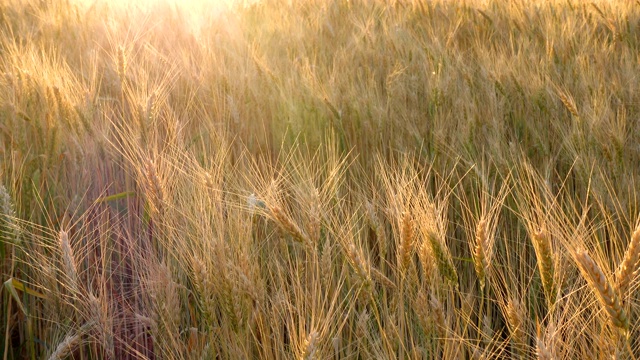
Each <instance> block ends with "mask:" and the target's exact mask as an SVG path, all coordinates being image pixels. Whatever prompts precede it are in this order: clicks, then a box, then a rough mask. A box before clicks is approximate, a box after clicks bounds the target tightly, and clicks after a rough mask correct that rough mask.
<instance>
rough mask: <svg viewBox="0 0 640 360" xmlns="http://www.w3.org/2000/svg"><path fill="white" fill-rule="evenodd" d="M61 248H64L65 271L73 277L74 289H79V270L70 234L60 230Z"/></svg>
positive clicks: (72, 285) (63, 262)
mask: <svg viewBox="0 0 640 360" xmlns="http://www.w3.org/2000/svg"><path fill="white" fill-rule="evenodd" d="M59 240H60V250H62V264H63V266H64V271H65V273H66V274H67V276H69V278H70V279H71V284H70V285H71V287H72V290H78V270H77V268H76V261H75V259H74V257H73V249H72V248H71V244H70V243H69V235H68V234H67V232H66V231H64V230H60V235H59Z"/></svg>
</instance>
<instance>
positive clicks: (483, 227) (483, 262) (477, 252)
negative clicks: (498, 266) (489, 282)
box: [473, 219, 489, 291]
mask: <svg viewBox="0 0 640 360" xmlns="http://www.w3.org/2000/svg"><path fill="white" fill-rule="evenodd" d="M487 250H488V249H487V221H486V220H485V219H481V220H480V221H479V222H478V225H477V226H476V243H475V246H474V249H473V263H474V266H475V269H476V273H477V275H478V280H479V281H480V289H481V290H482V291H484V287H485V281H486V276H487V272H488V270H489V259H488V258H487Z"/></svg>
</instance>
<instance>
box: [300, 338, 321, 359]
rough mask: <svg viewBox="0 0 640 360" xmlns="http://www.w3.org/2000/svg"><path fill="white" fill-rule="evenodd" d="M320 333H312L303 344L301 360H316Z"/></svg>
mask: <svg viewBox="0 0 640 360" xmlns="http://www.w3.org/2000/svg"><path fill="white" fill-rule="evenodd" d="M318 338H319V336H318V332H317V331H312V332H311V333H310V334H309V336H307V338H306V339H305V340H304V341H303V342H302V344H301V345H302V346H301V354H300V357H299V359H300V360H312V359H315V356H316V351H317V350H318Z"/></svg>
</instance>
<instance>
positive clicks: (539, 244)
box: [532, 229, 555, 303]
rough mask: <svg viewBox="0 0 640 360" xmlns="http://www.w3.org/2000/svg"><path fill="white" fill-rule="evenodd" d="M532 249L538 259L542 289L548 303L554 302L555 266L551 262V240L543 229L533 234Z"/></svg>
mask: <svg viewBox="0 0 640 360" xmlns="http://www.w3.org/2000/svg"><path fill="white" fill-rule="evenodd" d="M532 240H533V247H534V250H535V252H536V257H537V258H538V270H539V271H540V278H541V279H542V287H543V289H544V292H545V294H546V296H547V300H548V301H549V302H550V303H554V300H555V288H554V283H553V282H554V279H553V277H554V273H555V266H554V262H553V251H552V247H551V238H550V237H549V233H548V232H547V231H546V230H545V229H540V230H539V231H537V232H534V233H533V236H532Z"/></svg>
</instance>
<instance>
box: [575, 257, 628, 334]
mask: <svg viewBox="0 0 640 360" xmlns="http://www.w3.org/2000/svg"><path fill="white" fill-rule="evenodd" d="M576 260H577V261H578V263H579V264H580V266H581V268H582V270H583V272H584V274H585V275H586V277H587V279H588V280H589V284H591V286H592V288H593V289H594V291H595V292H596V294H597V295H598V299H599V300H600V303H601V304H602V306H603V307H604V309H605V310H606V311H607V313H608V314H609V317H610V318H611V322H612V324H613V325H614V326H616V327H619V328H621V329H623V330H627V329H629V318H628V317H627V313H626V311H625V310H624V308H623V307H622V303H621V302H620V299H619V298H618V296H617V295H616V293H615V292H614V291H613V287H612V286H611V284H610V283H609V281H608V280H607V278H606V277H605V275H604V273H603V272H602V270H601V269H600V267H599V266H598V264H596V263H595V261H593V259H592V258H591V257H590V256H589V254H588V253H587V252H586V251H585V250H580V251H578V252H577V254H576Z"/></svg>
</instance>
